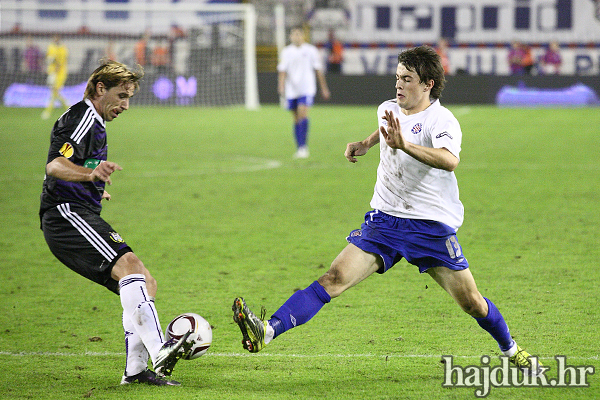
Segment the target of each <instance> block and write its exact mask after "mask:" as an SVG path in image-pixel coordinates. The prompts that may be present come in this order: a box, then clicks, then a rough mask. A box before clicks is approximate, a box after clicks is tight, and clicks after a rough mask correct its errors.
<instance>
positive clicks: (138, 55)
mask: <svg viewBox="0 0 600 400" xmlns="http://www.w3.org/2000/svg"><path fill="white" fill-rule="evenodd" d="M149 39H150V31H149V30H146V31H145V32H144V35H142V37H141V38H140V40H138V41H137V43H136V44H135V46H134V48H133V51H134V53H135V62H136V63H137V64H138V65H141V66H142V67H145V66H146V65H147V64H148V59H149V57H148V40H149Z"/></svg>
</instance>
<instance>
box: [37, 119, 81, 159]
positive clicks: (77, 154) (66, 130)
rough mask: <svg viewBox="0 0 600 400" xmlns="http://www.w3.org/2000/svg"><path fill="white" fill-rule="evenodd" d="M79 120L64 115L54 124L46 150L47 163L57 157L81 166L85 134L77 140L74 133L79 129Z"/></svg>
mask: <svg viewBox="0 0 600 400" xmlns="http://www.w3.org/2000/svg"><path fill="white" fill-rule="evenodd" d="M80 122H81V118H76V117H74V116H73V115H70V113H69V112H67V113H65V114H64V115H63V116H62V117H60V118H59V120H58V121H56V123H55V124H54V128H53V129H52V136H51V139H50V149H49V150H48V161H47V163H49V162H51V161H52V160H54V159H55V158H57V157H65V158H67V159H68V160H69V161H71V162H73V163H74V164H77V165H83V164H84V162H85V152H86V146H87V141H86V140H85V136H86V135H85V133H84V134H83V135H81V137H80V138H79V139H78V138H77V137H75V135H74V133H75V132H76V130H77V128H80V129H79V130H81V128H82V127H80V126H79V125H80V124H79V123H80Z"/></svg>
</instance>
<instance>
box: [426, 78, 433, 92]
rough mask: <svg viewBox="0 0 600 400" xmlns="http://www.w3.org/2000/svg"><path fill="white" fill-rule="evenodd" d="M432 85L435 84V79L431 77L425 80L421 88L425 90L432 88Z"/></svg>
mask: <svg viewBox="0 0 600 400" xmlns="http://www.w3.org/2000/svg"><path fill="white" fill-rule="evenodd" d="M433 85H435V81H434V80H433V79H431V80H430V81H429V82H427V83H426V84H425V88H423V91H424V92H426V91H428V90H431V89H433Z"/></svg>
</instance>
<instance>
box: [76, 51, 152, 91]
mask: <svg viewBox="0 0 600 400" xmlns="http://www.w3.org/2000/svg"><path fill="white" fill-rule="evenodd" d="M143 76H144V70H143V68H142V67H141V66H140V65H138V66H137V67H136V70H131V69H129V67H127V65H125V64H121V63H120V62H117V61H112V60H106V61H103V62H102V64H101V65H100V66H99V67H98V68H96V69H95V70H94V72H92V75H91V76H90V78H89V79H88V82H87V86H86V88H85V93H84V94H83V98H84V99H93V98H94V97H96V95H97V92H96V85H97V84H98V82H102V83H103V84H104V87H105V88H106V90H110V89H111V88H113V87H115V86H119V85H121V84H123V83H131V84H133V86H134V90H138V89H139V87H140V83H139V81H140V80H141V79H142V78H143Z"/></svg>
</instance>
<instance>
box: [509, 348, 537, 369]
mask: <svg viewBox="0 0 600 400" xmlns="http://www.w3.org/2000/svg"><path fill="white" fill-rule="evenodd" d="M508 360H509V361H510V362H511V363H513V364H514V365H516V366H517V367H519V368H520V369H521V370H523V373H524V374H527V375H529V374H531V375H533V376H536V375H538V374H539V373H541V372H542V369H541V368H540V367H542V363H541V362H539V361H537V358H536V357H533V361H532V358H531V354H529V353H528V352H526V351H525V350H523V349H522V348H521V346H519V345H517V352H516V353H515V354H513V356H512V357H509V359H508Z"/></svg>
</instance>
